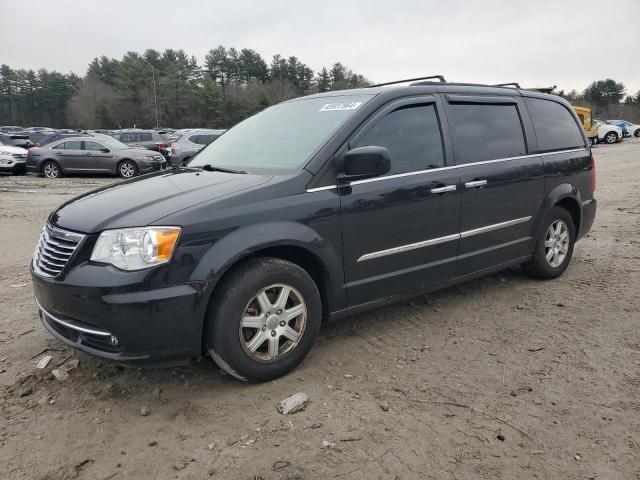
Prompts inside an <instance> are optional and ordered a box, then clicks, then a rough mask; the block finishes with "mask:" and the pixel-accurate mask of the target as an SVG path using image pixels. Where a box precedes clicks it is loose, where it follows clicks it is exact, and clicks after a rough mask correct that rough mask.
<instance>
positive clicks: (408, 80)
mask: <svg viewBox="0 0 640 480" xmlns="http://www.w3.org/2000/svg"><path fill="white" fill-rule="evenodd" d="M434 78H437V79H438V80H440V81H441V82H442V83H446V82H447V81H446V80H445V79H444V76H443V75H430V76H428V77H416V78H407V79H405V80H394V81H393V82H385V83H378V84H376V85H370V86H369V88H373V87H384V86H387V85H395V84H396V83H406V82H416V81H418V80H431V79H434Z"/></svg>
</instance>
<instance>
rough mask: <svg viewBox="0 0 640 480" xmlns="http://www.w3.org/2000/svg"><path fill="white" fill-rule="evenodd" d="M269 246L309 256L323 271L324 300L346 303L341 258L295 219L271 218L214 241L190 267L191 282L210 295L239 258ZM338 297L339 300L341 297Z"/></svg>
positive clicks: (328, 245) (309, 228) (318, 233)
mask: <svg viewBox="0 0 640 480" xmlns="http://www.w3.org/2000/svg"><path fill="white" fill-rule="evenodd" d="M270 247H297V248H300V249H304V250H305V251H306V252H307V253H310V254H311V255H313V256H314V257H315V258H316V260H317V261H318V262H319V263H320V264H321V266H322V268H323V270H324V273H325V274H326V280H327V281H328V285H327V294H328V295H329V296H330V298H328V301H329V303H330V305H332V307H333V308H336V307H337V308H339V307H340V305H341V304H342V303H346V295H345V293H344V288H341V287H342V286H343V284H344V282H343V281H341V279H343V273H342V258H341V257H340V254H339V252H337V251H336V249H335V247H334V245H333V244H332V243H331V241H330V240H329V239H328V238H324V237H323V236H322V235H321V234H320V232H318V231H317V230H314V229H313V228H311V227H309V226H307V225H304V224H302V223H299V222H289V221H274V222H266V223H260V224H255V225H249V226H246V227H241V228H239V229H237V230H234V231H232V232H231V233H228V234H227V235H225V236H224V237H222V238H221V239H220V240H218V241H216V242H215V243H214V244H213V245H212V246H211V248H210V249H209V250H208V251H207V252H206V253H205V254H204V255H203V257H202V258H201V260H200V262H199V264H198V266H197V267H196V268H195V269H194V270H193V273H192V275H191V281H193V282H198V283H200V282H202V283H203V284H204V285H205V292H204V294H205V296H206V297H207V298H210V296H211V294H212V293H213V290H214V289H215V286H216V285H217V283H218V282H219V280H220V278H221V277H222V276H223V275H224V273H225V272H227V271H228V270H229V269H230V268H231V267H232V266H234V265H236V264H237V263H238V262H239V261H241V260H242V259H244V258H246V257H248V256H250V255H252V254H254V253H256V252H259V251H260V250H264V249H266V248H270ZM341 298H342V300H341Z"/></svg>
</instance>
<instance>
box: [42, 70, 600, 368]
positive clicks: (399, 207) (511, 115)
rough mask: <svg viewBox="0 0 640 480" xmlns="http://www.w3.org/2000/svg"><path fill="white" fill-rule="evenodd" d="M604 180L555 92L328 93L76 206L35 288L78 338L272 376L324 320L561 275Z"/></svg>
mask: <svg viewBox="0 0 640 480" xmlns="http://www.w3.org/2000/svg"><path fill="white" fill-rule="evenodd" d="M595 188H596V184H595V161H594V159H593V156H592V155H591V151H590V147H589V144H588V143H587V139H586V137H585V136H584V134H583V131H582V129H581V127H580V123H579V120H578V117H577V116H576V114H575V112H574V111H573V110H572V109H571V106H570V105H569V104H568V103H567V102H566V101H565V100H564V99H562V98H560V97H559V96H556V95H545V94H542V93H538V92H532V91H527V90H522V89H515V88H496V87H489V86H470V85H465V84H447V83H436V84H434V83H431V82H424V81H422V82H415V83H414V84H412V85H411V86H398V87H395V88H388V87H377V88H376V87H372V88H363V89H356V90H348V91H342V92H326V93H320V94H317V95H313V96H309V97H303V98H297V99H294V100H290V101H287V102H284V103H281V104H279V105H275V106H273V107H269V108H267V109H265V110H263V111H261V112H260V113H258V114H256V115H254V116H252V117H250V118H248V119H247V120H244V121H243V122H240V123H239V124H238V125H236V126H235V127H233V128H232V129H231V130H229V131H228V132H227V133H225V134H224V135H223V136H221V137H220V138H219V139H218V140H216V141H214V142H213V143H211V144H210V145H209V146H207V147H206V148H204V149H203V150H202V151H201V152H200V153H198V155H197V156H195V157H194V158H193V159H192V161H191V162H190V163H189V166H188V167H187V168H180V169H174V170H172V171H171V172H168V173H165V172H163V173H162V174H157V175H153V174H152V175H149V176H147V177H146V178H141V179H139V180H138V179H134V180H133V181H130V182H125V183H119V184H116V185H112V186H109V187H106V188H102V189H100V190H97V191H94V192H91V193H90V194H85V195H82V196H80V197H78V198H76V199H74V200H71V201H67V202H66V203H65V204H64V205H62V206H61V207H60V208H58V209H57V210H56V211H54V212H53V213H52V214H51V215H50V216H49V220H48V222H47V223H46V224H45V226H44V228H43V230H42V233H41V236H40V241H39V246H38V247H37V248H36V251H35V252H34V256H33V261H32V264H31V273H32V279H33V291H34V294H35V297H36V302H37V304H38V307H39V310H40V319H41V320H42V323H43V326H44V327H45V328H46V329H47V331H49V332H50V333H51V334H52V335H53V336H55V337H56V338H58V339H59V340H60V341H62V342H65V343H66V344H68V345H70V346H71V347H73V348H76V349H79V350H83V351H85V352H87V353H89V354H92V355H96V356H99V357H102V358H105V359H109V360H112V361H115V362H118V363H127V362H128V363H132V364H138V365H140V364H156V365H158V364H165V365H166V364H169V365H177V364H186V363H188V362H189V361H190V360H191V359H192V358H197V357H199V356H200V355H202V354H203V353H207V354H209V355H211V357H212V358H213V359H214V360H215V362H216V363H217V364H218V365H219V366H220V367H221V368H222V369H224V370H225V371H226V372H227V373H229V374H230V375H233V376H234V377H236V378H239V379H241V380H245V381H267V380H272V379H274V378H276V377H280V376H282V375H285V374H286V373H288V372H290V371H291V370H292V369H294V368H295V367H296V365H298V364H299V363H300V362H301V361H302V359H303V358H304V357H305V356H306V355H307V353H308V352H309V350H310V349H311V347H312V346H313V344H314V341H315V340H316V338H317V336H318V333H319V331H320V326H321V324H322V322H323V321H328V320H330V319H338V318H343V317H345V316H347V315H351V314H354V313H356V312H362V311H365V310H367V309H371V308H376V307H380V306H382V305H386V304H389V303H392V302H398V301H402V300H404V299H406V298H408V297H410V296H415V295H421V294H424V293H426V292H429V291H433V290H436V289H438V288H443V287H445V286H450V285H453V284H457V283H460V282H465V281H469V280H470V279H473V278H477V277H480V276H482V275H486V274H488V273H492V272H496V271H499V270H501V269H505V268H509V267H511V266H515V265H519V264H523V265H524V268H525V269H526V271H527V272H529V273H530V274H531V275H533V276H536V277H538V278H543V279H552V278H556V277H558V276H560V275H561V274H562V273H563V272H564V271H565V270H566V268H567V267H568V266H569V263H570V262H571V258H572V255H573V253H574V244H575V242H577V241H578V240H580V239H581V238H583V237H584V236H585V235H586V234H587V233H588V232H589V230H590V228H591V225H592V224H593V220H594V217H595V213H596V200H595V198H594V190H595ZM58 244H62V245H64V252H63V256H61V257H59V259H57V261H56V260H55V259H52V258H51V257H50V255H48V254H47V249H48V248H49V247H51V246H53V247H55V246H56V245H58ZM545 289H546V290H547V291H549V292H554V286H553V285H552V284H548V285H547V286H545ZM554 294H555V292H554ZM552 298H555V297H552ZM558 298H560V297H558ZM487 301H490V299H488V300H487ZM554 301H555V300H554ZM381 328H388V329H393V328H394V325H392V324H388V325H386V326H383V327H381ZM316 361H317V359H316Z"/></svg>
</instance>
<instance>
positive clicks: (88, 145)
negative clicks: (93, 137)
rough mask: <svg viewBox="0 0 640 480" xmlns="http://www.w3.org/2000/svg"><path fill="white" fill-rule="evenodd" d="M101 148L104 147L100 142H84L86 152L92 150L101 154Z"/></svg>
mask: <svg viewBox="0 0 640 480" xmlns="http://www.w3.org/2000/svg"><path fill="white" fill-rule="evenodd" d="M101 148H104V145H102V144H100V143H98V142H87V141H86V140H85V142H84V149H85V150H91V151H93V152H99V151H100V149H101Z"/></svg>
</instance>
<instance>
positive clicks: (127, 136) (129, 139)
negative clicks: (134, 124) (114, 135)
mask: <svg viewBox="0 0 640 480" xmlns="http://www.w3.org/2000/svg"><path fill="white" fill-rule="evenodd" d="M120 141H121V142H123V143H133V142H135V140H134V138H133V134H132V133H121V134H120Z"/></svg>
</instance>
